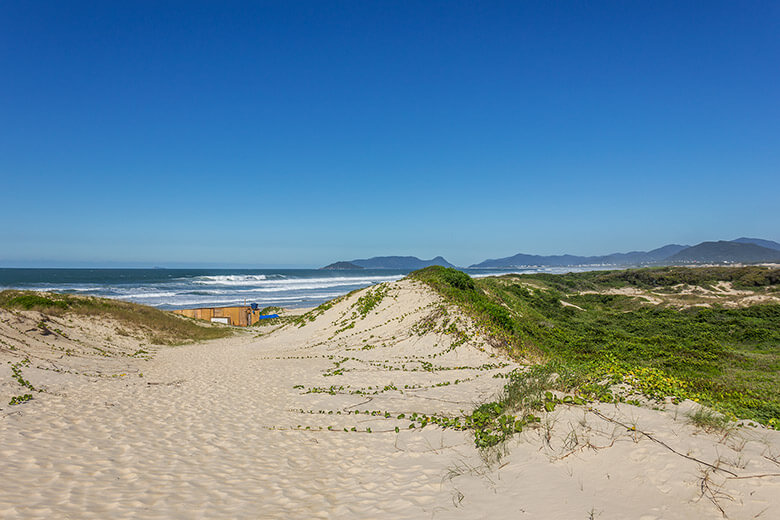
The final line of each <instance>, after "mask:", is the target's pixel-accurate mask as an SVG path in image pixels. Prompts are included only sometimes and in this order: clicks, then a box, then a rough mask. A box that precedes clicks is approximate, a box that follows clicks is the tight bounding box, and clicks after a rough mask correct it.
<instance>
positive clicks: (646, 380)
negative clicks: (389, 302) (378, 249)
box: [410, 267, 780, 428]
mask: <svg viewBox="0 0 780 520" xmlns="http://www.w3.org/2000/svg"><path fill="white" fill-rule="evenodd" d="M410 276H411V277H412V278H415V279H417V280H421V281H423V282H425V283H427V284H429V285H430V286H431V287H433V288H434V289H436V290H437V291H438V292H439V293H440V294H441V295H442V296H443V297H444V298H445V299H446V300H447V301H448V302H451V303H455V304H457V305H459V306H460V307H461V308H462V309H464V310H465V311H466V312H467V313H468V314H470V315H471V316H472V317H473V318H474V319H475V321H476V323H477V325H478V326H479V327H480V328H481V331H482V332H483V333H485V334H486V335H487V336H488V337H489V338H490V341H491V343H493V344H494V345H496V346H501V347H504V348H506V349H507V351H508V352H509V353H510V354H511V355H514V356H516V357H523V358H526V359H529V358H530V359H535V360H538V361H539V362H540V365H541V368H536V369H535V370H542V371H544V372H547V373H549V374H555V377H550V378H549V379H548V380H545V385H546V386H547V388H549V389H557V390H563V391H569V392H574V393H577V394H579V395H582V396H584V397H587V398H592V399H599V400H602V401H617V400H625V399H626V398H631V391H628V392H621V393H618V392H616V390H615V388H616V387H615V385H617V384H623V385H626V386H627V387H629V388H630V389H632V391H633V392H634V393H635V394H642V395H644V396H646V397H648V398H651V399H656V400H662V399H664V398H667V397H671V398H673V399H675V400H679V399H686V398H687V399H693V400H696V401H698V402H700V403H702V404H705V405H707V406H710V407H712V408H714V409H716V410H718V411H720V412H721V413H723V414H724V415H725V416H726V417H729V418H744V419H751V420H754V421H756V422H759V423H762V424H765V425H768V426H770V427H775V428H778V427H780V305H777V304H760V305H753V306H750V307H743V308H724V307H720V306H717V305H715V306H713V307H711V308H704V307H689V308H684V309H678V308H674V307H668V306H663V305H648V304H647V303H646V301H644V300H641V299H638V298H635V297H631V296H625V295H615V294H603V292H602V293H601V294H598V293H596V294H581V293H580V291H586V290H587V291H596V292H598V291H604V290H606V289H610V288H616V287H636V288H653V287H671V286H673V285H677V284H689V285H702V284H712V283H717V282H719V281H730V282H733V284H734V286H739V287H743V288H757V289H756V290H759V289H760V290H762V291H763V290H766V288H769V289H770V290H774V288H775V286H777V284H778V283H780V270H778V269H767V268H762V267H745V268H732V267H718V268H696V269H689V268H679V267H673V268H660V269H638V270H628V271H609V272H588V273H575V274H566V275H549V274H533V275H508V276H503V277H491V278H483V279H476V280H474V279H471V278H470V277H468V276H467V275H466V274H464V273H461V272H459V271H456V270H454V269H446V268H442V267H429V268H426V269H423V270H420V271H416V272H414V273H412V274H411V275H410ZM561 300H565V301H566V302H567V303H569V304H571V305H575V306H576V307H573V306H571V305H563V304H562V303H561ZM524 377H526V376H522V377H521V376H516V375H515V376H512V378H510V383H509V384H508V385H507V393H511V392H514V391H515V390H513V387H512V386H511V385H513V384H515V385H519V386H518V388H521V389H522V385H523V384H526V383H521V382H517V381H522V380H523V379H524ZM521 393H522V392H521ZM498 403H499V404H501V401H498ZM505 404H508V405H509V404H511V399H510V401H508V402H507V403H505ZM513 406H515V404H512V405H511V406H506V407H504V406H502V411H501V413H499V414H498V417H500V415H502V414H503V413H504V408H512V407H513Z"/></svg>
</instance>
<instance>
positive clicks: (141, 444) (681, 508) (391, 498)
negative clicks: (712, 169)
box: [0, 281, 780, 520]
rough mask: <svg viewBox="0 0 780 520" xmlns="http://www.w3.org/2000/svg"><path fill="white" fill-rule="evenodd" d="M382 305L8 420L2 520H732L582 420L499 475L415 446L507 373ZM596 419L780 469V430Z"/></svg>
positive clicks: (602, 426)
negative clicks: (435, 418)
mask: <svg viewBox="0 0 780 520" xmlns="http://www.w3.org/2000/svg"><path fill="white" fill-rule="evenodd" d="M391 287H392V289H391V291H390V293H389V295H388V296H387V297H385V298H384V300H382V302H381V303H380V304H379V305H378V306H377V308H376V309H373V310H371V311H370V312H369V313H368V314H367V315H366V316H365V317H361V316H358V317H355V313H354V304H355V301H356V298H357V297H358V296H359V295H360V293H359V294H358V295H355V296H354V297H352V298H351V299H347V300H346V301H343V302H341V303H339V304H337V305H335V306H334V307H333V308H331V309H329V310H328V311H326V312H325V313H324V314H323V315H322V316H320V317H319V318H318V319H317V320H316V321H314V322H312V323H309V324H307V325H306V326H304V327H302V328H298V327H295V326H290V327H287V328H285V329H283V330H280V331H277V332H275V333H272V334H269V335H267V336H263V337H260V338H257V337H254V336H252V335H244V336H241V337H238V338H231V339H228V340H221V341H217V342H212V343H207V344H200V345H189V346H184V347H176V348H170V349H164V350H161V351H160V352H159V353H158V354H157V356H156V357H155V359H153V360H151V361H138V360H132V359H131V360H128V363H129V365H128V366H129V368H132V369H135V370H136V371H142V372H143V377H139V376H138V375H137V374H135V375H133V376H132V377H131V376H126V377H121V378H94V379H87V378H80V379H77V380H75V381H74V380H71V379H69V380H68V386H67V387H66V388H63V389H62V390H61V391H59V392H57V393H56V394H57V395H55V392H50V393H47V394H42V396H41V397H40V398H36V399H35V400H34V401H31V402H29V403H26V404H25V405H23V406H19V407H12V408H9V407H4V408H3V410H2V413H3V414H5V415H4V417H3V419H2V420H0V475H2V476H3V484H2V486H0V518H4V519H6V518H7V519H12V518H101V519H102V518H394V519H397V518H488V517H489V518H588V515H589V514H591V513H592V514H593V517H594V518H628V517H630V518H644V519H646V520H649V519H652V518H722V515H721V513H720V511H718V510H717V509H716V507H715V506H714V505H713V503H712V501H710V500H708V499H707V498H706V497H705V498H704V499H702V497H701V496H700V495H701V494H700V479H699V478H700V473H701V472H700V470H701V466H700V465H698V464H696V463H695V462H691V461H689V460H686V459H683V458H681V457H680V456H678V455H675V454H673V453H671V452H670V451H668V450H667V449H665V448H663V447H661V446H660V445H658V444H657V443H654V442H652V441H650V440H648V439H646V438H643V437H642V436H641V435H640V436H637V434H636V432H627V431H626V429H625V428H619V427H617V426H616V425H615V424H612V423H609V422H607V421H604V420H603V419H600V418H599V417H597V416H596V415H594V414H588V413H587V412H583V409H582V408H565V407H561V410H559V411H556V412H555V413H554V414H552V415H550V416H549V417H546V418H545V421H548V420H549V421H550V422H555V424H556V426H554V427H551V429H550V432H551V433H550V435H549V437H545V433H544V432H545V429H544V427H540V428H539V429H537V430H531V431H528V432H524V433H523V434H522V435H520V436H518V438H517V439H516V440H513V441H511V442H510V446H509V447H510V449H511V453H510V454H509V455H508V456H507V457H505V458H504V459H503V460H502V461H501V463H500V464H497V465H494V466H493V467H492V468H490V469H488V468H486V467H485V466H484V464H483V461H482V459H481V458H480V456H479V454H478V453H477V451H476V450H475V449H474V448H473V440H472V437H471V436H470V435H469V434H468V433H467V432H456V431H452V430H441V429H439V428H437V427H432V426H428V427H426V428H424V429H422V430H419V429H415V430H408V429H407V428H408V424H409V422H408V420H398V419H396V418H395V417H396V415H397V414H399V413H410V412H415V411H416V412H424V413H440V414H458V413H459V411H460V410H466V411H469V410H471V409H472V408H473V405H474V404H475V403H479V402H481V401H483V400H485V399H487V398H489V397H490V396H492V395H494V394H495V392H497V391H498V390H499V389H500V388H501V386H502V384H503V380H502V379H497V378H494V377H493V375H495V374H497V373H499V372H506V371H508V370H511V369H512V368H513V367H514V365H512V364H508V363H507V362H506V360H503V359H501V358H500V357H497V356H496V355H495V354H494V353H492V352H491V350H490V349H489V348H488V347H486V346H485V345H484V344H482V343H480V342H479V341H476V340H472V341H469V342H468V343H465V344H462V345H455V346H454V347H453V337H452V336H451V335H447V334H442V333H440V332H439V333H437V332H435V331H423V332H422V333H421V332H420V331H419V330H418V329H416V328H415V327H418V326H419V323H420V320H423V319H424V318H426V317H428V316H430V315H431V313H432V312H435V310H436V309H437V305H438V301H437V299H436V297H435V296H433V295H432V294H431V293H430V292H428V291H426V290H423V289H422V288H421V287H419V286H415V285H413V284H411V283H409V282H406V281H404V282H399V283H396V284H393V285H392V286H391ZM453 317H454V316H453ZM349 323H354V325H353V326H352V327H348V325H349ZM416 324H417V325H416ZM464 326H465V325H464ZM345 358H348V359H345ZM424 363H431V364H432V365H429V366H428V367H429V368H431V367H432V368H431V370H432V371H431V370H425V366H426V365H424ZM340 369H341V370H343V372H339V373H336V374H335V375H329V374H333V372H334V371H337V370H340ZM26 374H29V378H30V380H31V381H33V383H36V381H35V378H36V377H38V376H39V375H40V377H43V375H41V374H38V373H37V372H35V371H34V370H32V369H30V370H28V372H26ZM455 381H458V383H457V384H456V383H455ZM442 383H449V384H447V385H446V386H434V385H437V384H439V385H440V384H442ZM390 385H392V386H393V387H396V388H397V389H392V388H391V389H385V388H386V387H387V386H390ZM405 385H406V386H409V387H413V388H409V389H406V390H404V386H405ZM331 386H336V387H338V388H339V390H335V391H334V393H333V394H331V393H307V391H308V390H310V389H313V388H329V387H331ZM342 387H343V388H342ZM357 391H360V392H363V394H355V393H353V392H357ZM373 392H378V393H376V394H374V393H373ZM599 409H600V410H602V411H603V412H604V413H607V414H610V416H613V415H614V416H615V417H617V418H618V419H620V420H623V421H634V424H637V425H638V426H639V428H640V429H642V428H644V429H645V430H647V431H650V430H652V432H653V433H654V435H657V436H658V437H659V438H661V439H663V440H665V441H667V442H668V443H670V444H673V445H675V446H677V447H679V448H680V449H681V450H685V452H686V453H690V454H693V455H694V456H700V457H702V458H705V459H706V460H709V461H714V460H715V459H716V458H718V457H720V458H722V459H724V461H723V462H722V464H724V467H725V466H728V465H729V464H731V465H730V466H728V467H731V468H736V467H737V466H740V465H741V466H742V467H739V468H738V469H735V471H739V472H740V474H757V473H762V472H764V473H770V472H772V471H775V472H778V471H780V463H773V462H772V461H771V460H770V458H771V457H774V456H777V455H778V454H780V448H779V447H780V442H778V436H777V435H776V433H777V432H767V431H764V430H749V435H752V436H753V437H751V438H748V439H747V440H744V442H741V441H739V442H738V441H737V440H734V439H732V440H730V441H722V440H719V439H718V438H716V437H715V436H712V435H706V434H703V433H701V432H698V433H697V432H696V431H695V430H694V429H693V428H692V427H690V426H689V425H687V424H686V423H685V422H684V421H681V420H679V419H677V420H676V418H675V417H674V416H673V415H672V414H671V412H669V413H661V412H656V411H653V410H647V409H639V408H635V407H630V406H623V407H621V409H615V408H614V407H600V408H599ZM355 410H360V411H366V410H368V411H381V412H382V414H384V412H390V413H391V417H390V418H389V419H387V418H385V417H383V416H378V415H370V414H368V415H367V414H365V413H361V414H359V415H356V414H354V413H352V412H354V411H355ZM586 416H587V417H586ZM396 426H398V427H399V429H400V432H399V433H396V432H395V427H396ZM328 427H331V428H332V429H333V430H334V431H328ZM353 427H354V428H355V429H356V430H357V431H355V432H353V431H349V432H345V431H343V430H344V428H347V429H348V430H351V429H352V428H353ZM306 428H309V429H310V430H307V429H306ZM367 428H371V430H372V433H367V432H366V430H367ZM572 430H574V431H576V432H578V433H579V437H578V438H577V442H576V443H572V440H571V431H572ZM585 439H587V440H588V442H587V443H586V442H585ZM610 442H611V443H612V447H611V448H609V449H603V450H602V449H593V448H590V447H588V444H590V445H591V446H606V445H608V444H609V443H610ZM729 443H731V444H729ZM729 446H731V447H729ZM773 450H774V451H773ZM726 455H727V456H728V457H731V458H733V459H734V460H732V459H729V460H728V461H727V460H725V459H726V458H728V457H726ZM737 457H739V458H740V460H739V461H737V460H736V458H737ZM768 457H769V458H768ZM724 475H725V474H724ZM713 479H714V480H713V486H720V487H718V489H719V490H722V492H723V493H727V494H728V495H729V496H730V497H731V499H729V500H725V499H722V500H721V501H722V502H723V503H724V504H725V505H724V507H726V508H727V511H728V513H729V515H730V518H752V517H754V516H755V515H758V516H757V517H758V518H770V517H771V515H768V513H766V511H768V510H772V509H774V508H775V507H776V506H778V498H777V497H778V491H780V479H777V478H756V479H747V480H730V481H726V480H724V478H722V477H721V475H717V474H716V475H714V476H713ZM762 511H764V512H763V513H762ZM762 514H763V516H761V515H762Z"/></svg>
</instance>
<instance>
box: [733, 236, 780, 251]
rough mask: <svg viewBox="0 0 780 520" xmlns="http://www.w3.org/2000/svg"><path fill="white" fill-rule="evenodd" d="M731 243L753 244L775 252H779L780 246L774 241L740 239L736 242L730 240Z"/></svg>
mask: <svg viewBox="0 0 780 520" xmlns="http://www.w3.org/2000/svg"><path fill="white" fill-rule="evenodd" d="M732 242H739V243H742V244H755V245H757V246H761V247H766V248H767V249H774V250H775V251H780V244H779V243H777V242H775V241H774V240H764V239H762V238H747V237H741V238H737V239H736V240H732Z"/></svg>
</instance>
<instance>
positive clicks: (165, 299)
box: [0, 268, 583, 309]
mask: <svg viewBox="0 0 780 520" xmlns="http://www.w3.org/2000/svg"><path fill="white" fill-rule="evenodd" d="M574 270H580V271H581V270H583V269H576V268H569V269H565V268H547V269H527V270H522V271H517V270H515V271H511V272H539V271H544V272H566V271H574ZM464 271H465V272H467V273H469V274H471V275H472V276H486V275H490V274H502V273H506V272H510V271H506V270H503V271H502V270H472V269H464ZM407 274H409V271H406V270H396V269H360V270H346V271H328V270H321V269H9V268H0V290H2V289H25V290H35V291H50V292H60V293H67V294H82V295H89V296H99V297H102V298H115V299H119V300H125V301H131V302H135V303H141V304H144V305H151V306H154V307H159V308H162V309H176V308H192V307H212V306H229V305H243V304H244V303H247V304H248V303H257V304H258V305H260V306H263V307H265V306H268V305H277V306H281V307H309V306H315V305H319V304H320V303H322V302H325V301H327V300H330V299H332V298H335V297H337V296H341V295H343V294H346V293H348V292H350V291H353V290H355V289H360V288H362V287H367V286H369V285H373V284H377V283H381V282H389V281H394V280H398V279H400V278H403V277H404V276H406V275H407Z"/></svg>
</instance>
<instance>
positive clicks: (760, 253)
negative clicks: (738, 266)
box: [666, 240, 780, 264]
mask: <svg viewBox="0 0 780 520" xmlns="http://www.w3.org/2000/svg"><path fill="white" fill-rule="evenodd" d="M666 261H667V262H669V263H691V262H696V263H721V262H739V263H745V264H755V263H759V262H780V251H778V250H776V249H769V248H767V247H762V246H759V245H756V244H753V243H745V242H726V241H724V240H721V241H719V242H702V243H701V244H698V245H696V246H693V247H689V248H687V249H683V250H682V251H680V252H679V253H677V254H674V255H672V256H670V257H669V258H667V259H666Z"/></svg>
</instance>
